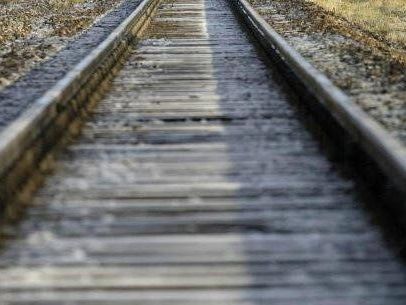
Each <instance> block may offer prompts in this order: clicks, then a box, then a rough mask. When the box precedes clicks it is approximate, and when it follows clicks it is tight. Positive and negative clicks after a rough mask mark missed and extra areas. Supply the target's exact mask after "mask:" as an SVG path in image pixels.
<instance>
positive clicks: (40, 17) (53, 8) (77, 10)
mask: <svg viewBox="0 0 406 305" xmlns="http://www.w3.org/2000/svg"><path fill="white" fill-rule="evenodd" d="M121 2H122V0H104V1H100V0H38V1H35V3H33V2H32V1H30V0H3V1H2V2H0V89H2V88H4V87H6V86H8V85H10V84H12V83H13V82H15V81H16V80H17V79H18V78H20V77H21V76H22V75H24V74H26V73H27V72H28V71H29V70H30V69H31V68H32V67H33V66H35V65H37V64H39V63H41V62H43V61H45V60H47V59H48V58H50V57H51V56H52V55H54V54H55V53H57V52H58V51H60V50H61V49H63V48H64V47H65V46H66V45H67V43H68V42H69V41H71V40H72V39H74V38H75V37H76V36H77V35H78V34H80V33H81V32H82V31H83V30H85V29H87V28H89V27H90V26H91V25H92V24H93V23H94V22H95V21H97V20H98V19H100V18H101V17H102V16H103V15H104V14H105V13H106V12H108V11H109V10H111V9H112V8H114V7H116V6H117V5H119V4H120V3H121Z"/></svg>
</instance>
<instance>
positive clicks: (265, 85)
mask: <svg viewBox="0 0 406 305" xmlns="http://www.w3.org/2000/svg"><path fill="white" fill-rule="evenodd" d="M147 2H148V1H147ZM150 2H153V1H150ZM155 2H156V4H157V7H156V8H155V7H154V8H153V9H151V10H150V11H149V14H151V16H152V20H151V23H150V24H145V26H144V27H145V28H144V29H143V31H142V35H140V36H139V37H138V39H137V40H136V41H131V42H129V47H127V46H126V45H125V46H122V47H120V46H118V47H117V44H116V45H115V48H118V49H120V48H121V49H120V50H121V51H120V52H118V53H119V55H117V56H118V57H120V56H123V58H125V60H120V64H119V66H118V67H117V68H116V69H115V70H116V72H115V76H114V78H113V77H111V79H109V80H108V83H109V85H106V84H104V87H108V88H105V89H104V91H105V94H104V95H103V96H99V95H98V94H93V93H91V94H86V95H85V96H86V99H88V96H91V98H90V100H91V101H92V100H97V102H94V103H93V104H94V105H92V107H91V110H90V112H91V115H90V116H86V118H87V119H86V122H84V123H83V127H82V132H81V135H80V136H79V137H78V138H77V139H75V140H74V141H73V143H70V144H69V145H68V146H67V148H65V149H63V151H62V152H61V153H60V154H59V156H58V158H57V162H56V169H55V171H54V173H53V174H52V175H51V176H50V177H48V178H47V179H46V182H45V185H44V186H43V187H42V188H41V189H40V190H39V192H37V194H36V195H35V196H34V199H33V200H30V201H29V203H28V207H26V209H25V215H24V217H22V219H21V220H20V221H19V222H18V223H16V224H13V225H12V226H9V227H8V228H7V231H5V233H4V241H3V245H2V246H3V248H2V249H1V250H0V301H1V302H0V303H1V304H4V305H17V304H18V305H23V304H25V305H28V304H32V305H40V304H41V305H51V304H55V305H56V304H58V305H59V304H78V305H84V304H86V305H89V304H98V305H100V304H105V305H107V304H109V305H110V304H119V305H124V304H128V305H129V304H131V305H133V304H151V305H152V304H156V305H158V304H173V305H175V304H177V305H178V304H179V305H182V304H185V305H186V304H190V305H192V304H202V305H203V304H213V305H214V304H216V305H225V304H238V305H248V304H250V305H256V304H258V305H259V304H285V305H288V304H289V305H291V304H309V305H333V304H334V305H338V304H368V305H375V304H376V305H378V304H385V305H390V304H399V305H400V304H404V303H405V302H406V269H405V267H404V264H403V263H402V262H401V261H400V259H399V258H397V256H396V255H395V254H394V253H393V252H392V251H390V250H389V249H388V248H387V246H386V244H385V242H384V240H383V237H382V234H381V232H380V230H379V229H378V228H377V227H376V226H373V225H372V224H371V221H370V220H369V219H368V215H367V213H365V211H364V210H363V209H362V207H361V206H360V204H359V201H360V200H361V199H360V198H358V197H357V195H356V191H355V186H354V182H353V181H351V180H347V179H345V178H343V177H342V175H341V174H340V173H338V171H337V170H336V169H335V167H334V166H332V164H331V163H330V161H329V160H328V159H327V157H326V156H324V154H323V153H322V152H321V151H320V148H319V144H318V142H317V140H316V139H315V137H314V136H313V135H312V134H311V133H310V131H309V130H308V128H306V127H305V126H304V123H303V120H302V119H301V117H300V115H299V114H298V113H297V112H298V111H297V108H296V107H295V106H294V102H293V101H292V95H291V94H290V92H287V90H288V89H287V88H288V87H287V86H285V85H281V78H280V77H279V76H278V75H277V71H274V69H272V68H271V67H270V64H269V61H268V60H265V56H266V55H265V53H264V52H262V51H259V46H257V45H256V44H255V43H253V38H252V37H250V35H248V34H247V29H246V28H245V27H242V26H241V25H240V21H241V20H239V19H238V18H237V17H236V15H235V14H234V13H233V11H232V10H231V9H230V6H229V4H228V3H227V1H225V0H194V1H192V0H164V1H161V2H160V3H158V1H155ZM155 9H156V11H155V14H154V15H152V12H154V10H155ZM140 33H141V31H140ZM123 54H125V56H124V55H123ZM105 60H106V62H108V60H107V59H105ZM106 69H110V68H106ZM90 77H93V76H90ZM90 79H91V78H90ZM95 82H96V81H95ZM97 86H98V85H95V87H97ZM61 87H62V86H61ZM92 90H93V89H92ZM326 99H327V98H326ZM44 101H45V99H44ZM78 101H80V99H79V98H77V97H75V102H72V104H73V105H74V106H75V107H76V109H79V108H80V107H79V106H77V105H76V104H75V103H79V102H78ZM44 104H45V102H44ZM57 108H58V107H57ZM58 109H59V108H58ZM64 109H65V108H63V109H62V110H60V111H61V112H63V111H64ZM89 109H90V107H89ZM56 112H58V111H56ZM56 112H55V111H54V110H49V113H50V115H54V114H55V113H56ZM82 112H87V111H77V112H72V113H70V114H66V115H65V117H64V118H58V119H56V120H55V121H56V122H57V123H52V124H55V125H58V124H59V125H63V124H66V123H65V121H69V117H74V116H75V115H76V114H77V113H82ZM31 115H32V113H31ZM55 116H56V115H55ZM50 124H51V123H50ZM17 127H18V126H17ZM15 128H16V127H15ZM55 129H57V128H56V127H55ZM53 132H54V131H53ZM49 134H50V135H51V136H52V137H54V138H57V137H59V136H60V134H59V133H57V132H55V134H53V133H52V132H51V133H49ZM32 137H34V136H32ZM22 138H24V139H26V138H27V136H26V135H24V137H23V136H21V138H20V139H16V140H15V143H16V145H14V146H13V147H12V148H9V147H8V148H7V149H9V150H8V152H14V153H15V154H18V153H17V151H19V148H18V146H17V143H21V141H22V140H21V139H22ZM44 143H45V144H44ZM44 143H42V144H41V145H42V146H41V147H43V146H44V145H45V146H46V143H47V142H46V141H45V142H44ZM0 144H1V143H0ZM43 150H44V149H38V148H35V149H34V150H33V151H34V152H32V156H34V157H32V156H31V159H33V158H34V159H35V158H36V157H35V156H37V158H40V157H39V156H41V153H39V152H38V151H41V152H42V151H43ZM372 151H374V149H373V148H372ZM42 154H43V155H44V154H45V152H43V153H42ZM24 158H25V159H24V162H23V163H24V166H22V167H21V168H17V169H16V172H17V173H21V172H24V170H25V167H26V165H27V164H30V160H31V159H30V158H27V157H24ZM385 160H386V161H387V159H385ZM378 163H379V162H378ZM389 163H390V162H389ZM389 167H390V166H389ZM399 172H401V170H400V171H399ZM13 179H17V178H13ZM7 181H8V183H9V184H7V185H11V184H12V181H13V180H12V179H11V178H10V180H7ZM4 198H6V196H4Z"/></svg>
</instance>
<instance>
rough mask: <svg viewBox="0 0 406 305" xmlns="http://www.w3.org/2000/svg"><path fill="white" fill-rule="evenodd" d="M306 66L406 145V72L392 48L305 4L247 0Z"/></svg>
mask: <svg viewBox="0 0 406 305" xmlns="http://www.w3.org/2000/svg"><path fill="white" fill-rule="evenodd" d="M250 2H251V4H252V5H253V6H254V7H255V8H256V9H257V10H258V12H259V13H260V14H261V15H262V16H263V17H264V18H265V19H266V20H267V21H268V23H269V24H270V25H271V26H272V27H273V28H274V29H275V30H276V31H278V32H279V33H280V34H281V35H282V36H283V37H284V38H285V39H286V40H287V41H288V42H289V43H290V44H291V45H292V46H293V47H295V48H296V49H297V50H298V51H299V52H300V53H301V54H302V55H303V56H304V57H305V58H306V59H307V60H308V61H309V62H311V63H312V64H313V65H314V66H315V67H316V68H318V69H319V70H321V71H322V72H324V73H325V74H326V75H327V76H328V77H329V78H330V79H332V80H333V82H334V83H335V84H336V85H337V86H338V87H340V88H341V89H343V90H344V91H345V92H346V93H347V94H349V95H350V97H351V98H352V99H353V100H354V101H355V102H356V103H357V104H358V105H359V106H361V107H362V108H363V109H364V110H365V111H366V112H367V113H368V114H370V115H371V116H372V117H373V118H375V119H376V120H377V121H378V122H380V123H381V124H382V125H383V126H385V127H386V129H387V130H388V131H389V132H390V133H391V134H393V135H394V136H395V137H397V138H398V139H400V140H401V141H402V142H403V143H404V144H405V143H406V73H405V71H406V69H405V65H404V64H403V63H402V60H399V58H396V57H395V56H393V52H392V51H391V47H390V46H389V45H385V44H384V43H382V42H381V41H380V40H378V39H375V38H374V37H373V36H372V35H369V34H368V33H366V32H365V31H362V30H361V29H359V28H357V27H356V26H355V25H353V24H350V23H349V22H347V21H346V20H344V19H342V18H339V17H336V16H335V15H333V14H332V13H330V12H327V11H325V10H323V9H321V8H320V7H319V6H317V5H315V4H312V3H310V2H308V1H305V0H272V1H270V0H250Z"/></svg>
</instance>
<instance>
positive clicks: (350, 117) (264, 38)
mask: <svg viewBox="0 0 406 305" xmlns="http://www.w3.org/2000/svg"><path fill="white" fill-rule="evenodd" d="M229 1H230V3H231V4H232V6H233V7H234V8H235V9H236V10H237V13H239V15H240V16H241V17H242V19H243V20H244V21H245V23H246V25H247V26H248V28H249V29H250V30H251V31H252V32H253V34H254V35H255V36H256V37H257V38H258V41H259V42H260V44H261V45H262V47H264V48H265V49H268V48H271V49H272V50H273V51H274V53H276V54H277V56H278V57H279V58H280V60H282V61H283V62H284V63H285V64H286V65H287V67H289V69H291V71H292V72H293V73H294V74H295V75H296V77H297V79H298V80H299V81H300V82H302V84H303V85H304V86H305V88H306V89H307V90H309V92H310V93H311V94H312V96H314V97H315V98H316V102H318V103H319V104H320V105H321V106H322V107H324V109H326V110H327V111H328V113H330V114H331V115H332V117H333V119H334V120H336V122H337V123H338V124H339V126H341V127H342V128H344V130H345V131H346V132H347V133H348V134H349V135H350V136H351V137H352V140H353V141H354V142H355V143H357V144H358V145H359V146H360V147H362V148H363V149H364V150H365V152H367V154H368V155H369V156H370V157H371V158H372V160H374V161H375V162H376V164H377V165H378V166H379V168H380V169H381V170H382V171H383V173H384V174H385V175H386V176H387V177H388V178H389V180H391V181H392V183H393V184H394V185H395V186H397V188H398V189H399V190H400V191H401V192H405V190H406V148H405V147H404V146H403V145H402V144H401V143H400V142H399V141H397V140H396V139H395V138H394V137H392V136H391V135H390V134H389V133H388V132H387V131H386V130H385V129H384V128H383V127H382V126H381V125H379V124H378V123H377V122H376V121H374V120H373V119H371V118H370V117H369V116H368V115H367V114H366V113H365V112H364V111H363V110H362V109H361V108H360V107H358V106H357V105H356V104H355V103H354V102H353V101H352V100H351V99H350V98H349V97H348V96H347V95H346V94H345V93H344V92H343V91H342V90H341V89H339V88H338V87H336V86H335V85H334V84H333V83H332V82H331V81H330V80H329V79H328V78H327V77H326V76H325V75H324V74H322V73H321V72H320V71H318V70H317V69H316V68H314V67H313V66H312V65H311V64H310V63H309V62H308V61H306V60H305V59H304V58H303V56H301V55H300V54H299V53H298V52H297V51H296V50H295V49H294V48H292V47H291V46H290V45H289V44H288V42H287V41H286V40H285V39H284V38H283V37H282V36H281V35H279V34H278V33H277V32H276V31H275V30H274V29H272V27H271V26H270V25H269V24H268V23H267V22H266V21H265V20H264V18H262V17H261V16H260V15H259V14H258V13H257V12H256V11H255V9H254V8H253V7H252V6H251V5H250V4H249V3H248V2H247V1H246V0H229Z"/></svg>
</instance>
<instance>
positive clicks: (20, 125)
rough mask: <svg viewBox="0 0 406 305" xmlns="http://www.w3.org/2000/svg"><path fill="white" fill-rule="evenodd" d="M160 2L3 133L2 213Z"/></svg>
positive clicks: (151, 3) (147, 6) (142, 8)
mask: <svg viewBox="0 0 406 305" xmlns="http://www.w3.org/2000/svg"><path fill="white" fill-rule="evenodd" d="M159 1H160V0H143V1H142V2H141V3H140V5H139V6H138V7H137V9H136V10H135V11H134V12H133V13H132V14H131V15H130V16H128V17H127V18H126V19H125V20H124V21H123V22H122V23H121V24H120V25H119V26H118V27H117V28H116V29H115V30H114V31H113V32H112V33H111V34H110V35H109V36H108V37H107V38H106V39H105V40H104V41H103V42H102V43H101V44H100V45H99V46H98V47H96V48H95V49H94V50H93V51H92V52H91V53H90V54H89V55H88V56H86V57H85V58H84V59H83V60H82V61H81V62H79V63H78V64H77V65H76V66H75V67H74V68H73V69H72V70H71V71H70V72H69V73H67V74H66V76H65V77H64V78H62V79H61V80H60V81H58V82H57V83H56V85H55V86H53V87H52V88H51V89H49V90H48V91H47V92H46V93H45V94H44V95H43V96H42V97H40V98H39V99H38V100H36V101H35V102H34V103H33V105H32V106H31V107H30V108H28V109H27V110H26V111H25V112H23V114H22V115H21V116H20V117H19V118H18V119H17V120H16V121H14V122H13V123H11V124H10V125H9V126H8V127H7V128H6V129H5V130H3V131H2V133H1V134H0V160H1V162H0V209H3V208H4V207H5V205H6V203H7V201H8V200H9V199H10V198H12V197H13V196H14V195H16V192H18V191H19V190H18V187H19V186H20V185H21V184H23V183H24V181H25V180H26V179H27V175H29V171H28V169H31V170H32V169H33V168H36V167H38V164H39V163H40V162H41V159H42V158H43V157H44V156H45V155H46V153H47V152H48V151H49V150H50V148H51V146H52V145H53V144H54V143H55V142H56V141H58V138H59V137H61V135H62V134H63V133H64V131H65V130H66V129H67V128H68V126H69V125H70V123H71V122H72V120H73V119H74V118H75V117H77V116H78V115H79V114H80V111H81V109H80V108H83V107H85V106H86V105H83V104H85V103H86V102H87V101H88V97H89V96H90V95H91V94H93V93H94V91H95V89H96V87H97V85H98V84H100V83H101V81H102V80H103V79H104V77H105V76H106V74H108V73H109V71H110V70H111V69H112V68H113V67H114V65H115V64H116V63H117V61H118V60H119V59H120V58H121V55H122V54H123V53H124V51H125V49H127V47H128V45H129V43H130V41H132V40H133V39H135V38H136V37H137V35H138V34H139V33H140V32H141V31H142V30H143V29H144V28H145V27H146V26H147V24H148V22H149V20H150V19H151V17H152V15H153V12H154V10H155V9H156V7H157V5H158V4H159ZM86 90H87V92H84V91H86ZM47 132H52V134H53V140H49V139H42V138H43V137H44V133H47ZM33 147H34V148H33ZM19 163H22V164H19ZM15 168H18V170H14V169H15ZM23 168H24V169H23Z"/></svg>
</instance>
